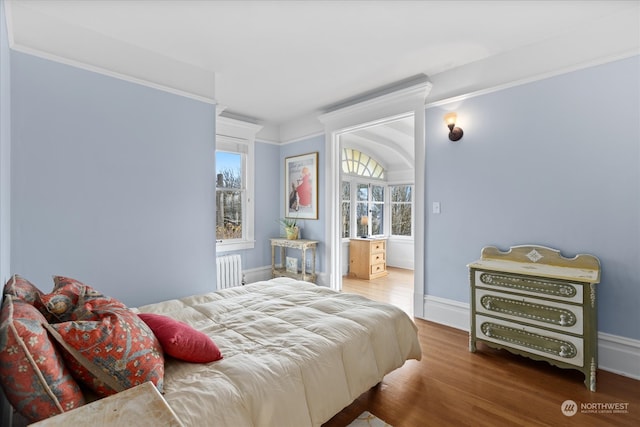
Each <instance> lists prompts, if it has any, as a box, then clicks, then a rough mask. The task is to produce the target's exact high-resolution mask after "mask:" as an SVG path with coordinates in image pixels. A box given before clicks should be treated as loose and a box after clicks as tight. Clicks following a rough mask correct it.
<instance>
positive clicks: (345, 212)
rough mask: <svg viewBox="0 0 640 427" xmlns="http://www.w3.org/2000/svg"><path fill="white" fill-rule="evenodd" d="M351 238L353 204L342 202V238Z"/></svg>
mask: <svg viewBox="0 0 640 427" xmlns="http://www.w3.org/2000/svg"><path fill="white" fill-rule="evenodd" d="M350 236H351V202H342V237H350Z"/></svg>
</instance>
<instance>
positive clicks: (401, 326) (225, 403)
mask: <svg viewBox="0 0 640 427" xmlns="http://www.w3.org/2000/svg"><path fill="white" fill-rule="evenodd" d="M137 310H138V311H139V312H140V313H156V314H161V315H165V316H169V317H172V318H174V319H177V320H179V321H182V322H184V323H187V324H189V325H191V326H192V327H194V328H195V329H196V330H199V331H202V332H203V333H205V334H206V335H208V336H209V337H211V338H212V339H213V340H214V342H215V343H216V344H217V346H218V347H219V348H220V350H221V352H222V354H223V359H221V360H218V361H215V362H212V363H205V364H202V363H187V362H183V361H179V360H175V359H172V358H166V359H165V366H164V369H165V371H164V398H165V400H166V401H167V402H168V404H169V405H170V406H171V408H172V409H173V410H174V411H175V412H176V414H177V415H178V417H179V418H180V419H181V420H182V422H183V423H184V424H185V425H186V426H216V427H223V426H230V427H241V426H278V427H286V426H292V427H302V426H320V425H321V424H322V423H324V422H326V421H327V420H329V419H330V418H331V417H332V416H333V415H335V414H336V413H338V412H339V411H340V410H342V409H343V408H344V407H346V406H348V405H349V404H350V403H351V402H353V401H354V400H355V399H356V398H357V397H358V396H360V395H361V394H362V393H364V392H365V391H367V390H368V389H369V388H371V387H373V386H374V385H376V384H377V383H379V382H380V381H381V380H382V378H383V377H384V376H385V375H386V374H387V373H389V372H391V371H393V370H394V369H396V368H398V367H400V366H402V365H403V364H404V363H405V361H406V360H408V359H417V360H419V359H420V358H421V349H420V345H419V342H418V339H417V329H416V326H415V324H414V323H413V321H412V320H411V319H410V318H409V316H408V315H407V314H406V313H404V312H403V311H402V310H400V309H399V308H397V307H394V306H391V305H389V304H383V303H378V302H373V301H370V300H368V299H366V298H364V297H361V296H358V295H352V294H346V293H338V292H335V291H332V290H330V289H328V288H325V287H320V286H316V285H313V284H310V283H307V282H300V281H296V280H293V279H289V278H277V279H273V280H269V281H264V282H258V283H253V284H250V285H247V286H242V287H236V288H230V289H225V290H221V291H218V292H214V293H208V294H204V295H197V296H192V297H187V298H182V299H175V300H169V301H164V302H160V303H157V304H151V305H145V306H141V307H138V308H137Z"/></svg>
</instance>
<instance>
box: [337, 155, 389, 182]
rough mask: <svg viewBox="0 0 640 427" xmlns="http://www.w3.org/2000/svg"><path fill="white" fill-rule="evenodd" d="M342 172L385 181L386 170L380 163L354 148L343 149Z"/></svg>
mask: <svg viewBox="0 0 640 427" xmlns="http://www.w3.org/2000/svg"><path fill="white" fill-rule="evenodd" d="M342 172H343V173H346V174H350V175H359V176H365V177H368V178H377V179H384V168H383V167H382V166H381V165H380V163H378V162H377V161H376V160H375V159H373V158H372V157H369V156H368V155H366V154H364V153H362V152H360V151H358V150H354V149H353V148H343V149H342Z"/></svg>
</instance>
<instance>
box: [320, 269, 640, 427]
mask: <svg viewBox="0 0 640 427" xmlns="http://www.w3.org/2000/svg"><path fill="white" fill-rule="evenodd" d="M410 273H411V272H406V271H402V270H396V269H391V271H390V274H389V276H387V277H386V278H382V279H376V280H372V281H370V282H369V281H362V280H352V279H344V280H343V292H352V293H359V294H362V295H364V296H367V297H369V298H371V299H375V300H378V301H385V302H392V301H395V302H392V303H394V304H398V305H399V306H400V307H401V308H402V309H403V310H405V311H407V312H410V310H412V307H413V303H412V298H413V280H412V279H413V275H412V274H410ZM407 276H410V279H411V282H410V286H407V285H406V282H407V281H408V279H407ZM363 282H364V283H363ZM383 282H384V283H383ZM394 283H397V284H399V286H397V288H396V286H395V285H394ZM415 321H416V325H417V326H418V334H419V339H420V344H421V346H422V353H423V356H422V360H421V361H415V360H410V361H407V362H406V363H405V365H404V366H403V367H401V368H399V369H397V370H396V371H394V372H392V373H390V374H388V375H387V376H386V377H385V378H384V379H383V381H382V382H381V383H380V384H378V385H377V386H376V387H374V388H372V389H371V390H369V391H368V392H366V393H364V394H363V395H362V396H360V397H359V398H358V399H357V400H356V401H355V402H354V403H353V404H351V405H350V406H348V407H347V408H345V409H344V410H343V411H341V412H340V413H339V414H337V415H336V416H335V417H333V418H332V419H331V420H329V421H328V422H327V423H325V424H324V425H323V427H343V426H346V425H348V424H349V423H350V422H351V421H352V420H353V419H355V417H356V416H358V415H359V414H360V413H361V412H362V411H365V410H368V411H370V412H372V413H373V414H375V415H377V416H378V417H380V418H382V419H383V420H385V421H386V422H388V423H389V424H391V425H393V426H394V427H430V426H437V427H443V426H474V427H475V426H487V427H488V426H491V427H500V426H554V427H555V426H580V427H583V426H584V427H588V426H634V427H635V426H639V425H640V381H637V380H632V379H630V378H626V377H623V376H620V375H615V374H612V373H610V372H606V371H602V370H599V371H598V374H597V388H598V391H597V392H595V393H592V392H590V391H589V390H588V389H587V388H586V387H585V386H584V384H583V381H584V377H583V375H582V374H581V373H580V372H578V371H574V370H565V369H560V368H556V367H553V366H551V365H549V364H547V363H546V362H537V361H533V360H530V359H528V358H525V357H521V356H516V355H513V354H511V353H509V352H508V351H506V350H495V349H491V348H489V347H486V346H484V345H482V344H478V351H477V352H476V353H470V352H469V351H468V343H469V338H468V334H467V333H466V332H464V331H461V330H458V329H454V328H449V327H446V326H442V325H438V324H435V323H432V322H427V321H424V320H421V319H416V320H415ZM566 400H572V401H574V402H575V403H576V405H577V406H576V408H577V413H576V414H575V415H573V416H571V417H568V416H565V415H563V414H562V411H561V405H562V404H563V402H565V401H566ZM611 403H616V404H619V405H618V406H619V407H622V408H626V413H624V412H623V413H614V412H613V411H608V410H604V409H602V408H600V409H598V405H600V406H602V405H603V404H611ZM587 408H589V409H587ZM624 410H625V409H623V411H624ZM589 411H593V412H589Z"/></svg>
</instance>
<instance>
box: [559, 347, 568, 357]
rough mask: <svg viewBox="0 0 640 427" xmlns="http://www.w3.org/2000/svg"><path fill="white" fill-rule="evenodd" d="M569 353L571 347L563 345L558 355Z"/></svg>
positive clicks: (562, 355) (563, 355)
mask: <svg viewBox="0 0 640 427" xmlns="http://www.w3.org/2000/svg"><path fill="white" fill-rule="evenodd" d="M568 355H569V347H567V346H566V345H561V346H560V353H558V356H560V357H567V356H568Z"/></svg>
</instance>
